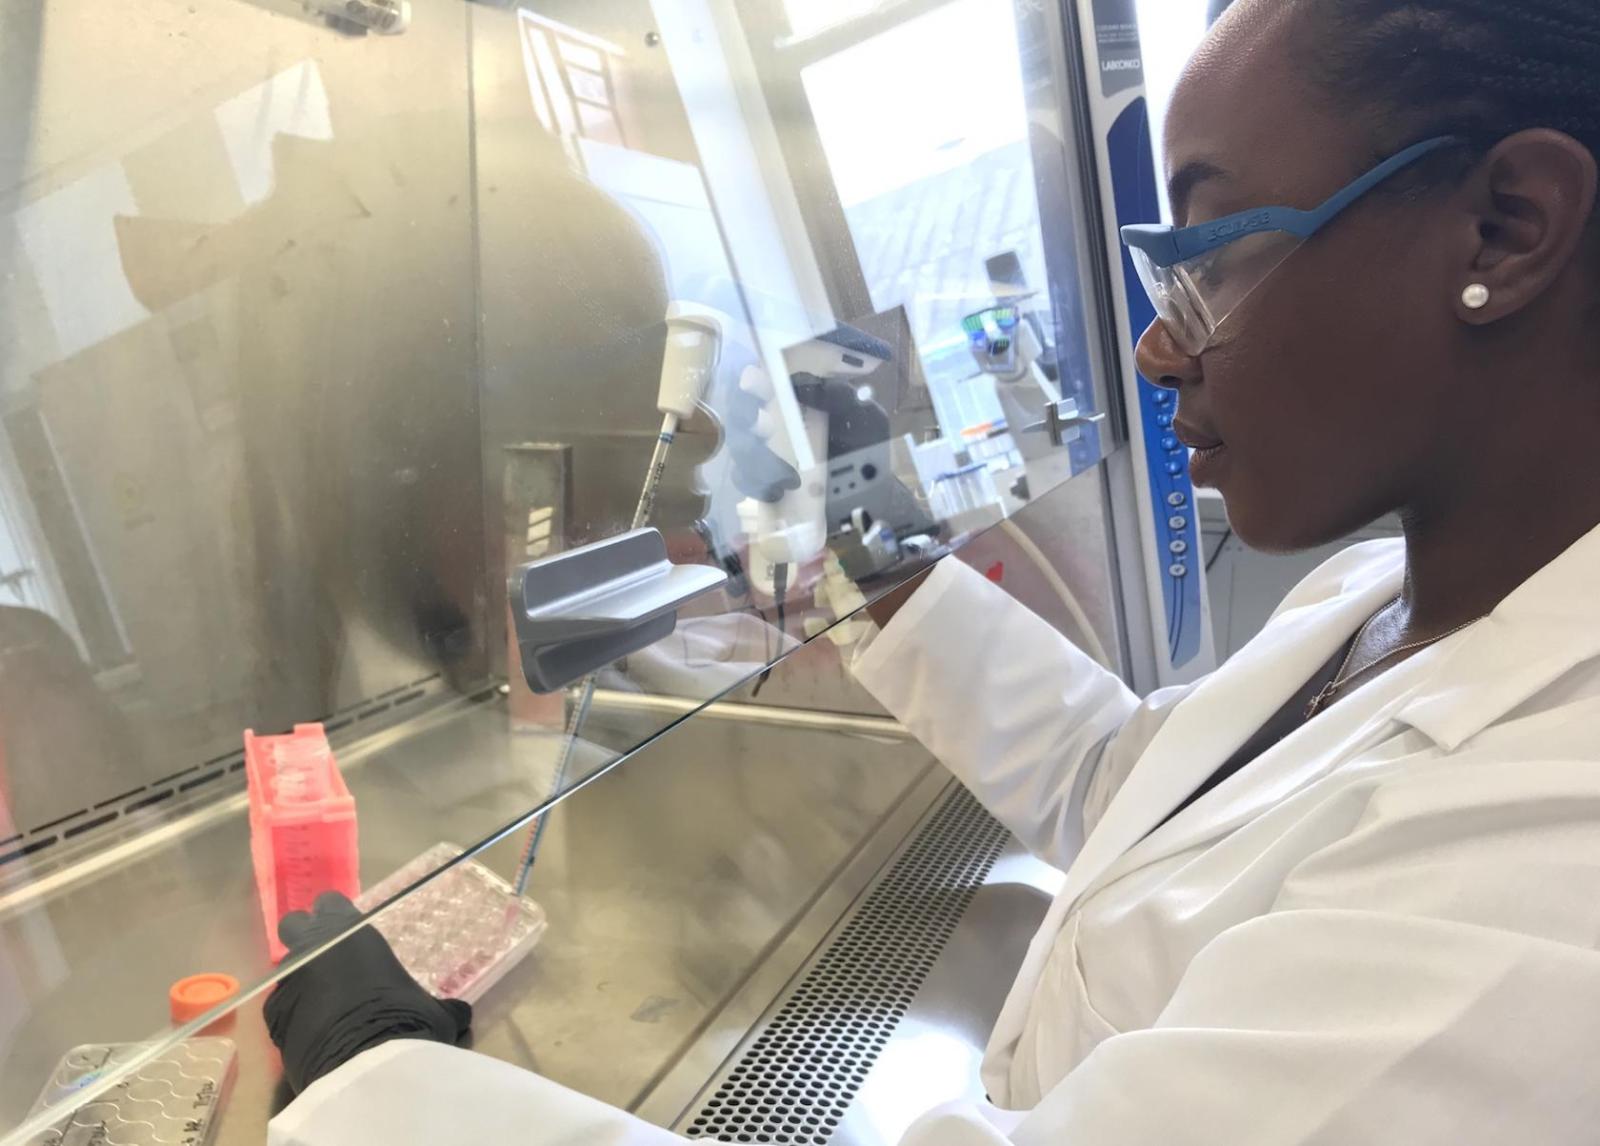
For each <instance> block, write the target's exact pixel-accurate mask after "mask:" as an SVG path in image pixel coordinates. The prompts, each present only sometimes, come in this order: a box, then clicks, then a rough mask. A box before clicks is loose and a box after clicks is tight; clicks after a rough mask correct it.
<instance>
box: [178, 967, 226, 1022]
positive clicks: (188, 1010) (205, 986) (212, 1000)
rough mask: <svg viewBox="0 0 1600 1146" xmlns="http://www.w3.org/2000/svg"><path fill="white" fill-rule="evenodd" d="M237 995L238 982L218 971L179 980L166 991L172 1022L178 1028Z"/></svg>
mask: <svg viewBox="0 0 1600 1146" xmlns="http://www.w3.org/2000/svg"><path fill="white" fill-rule="evenodd" d="M238 993H239V980H237V979H235V978H234V977H233V976H232V975H224V974H222V972H220V971H207V972H205V973H203V974H200V975H190V976H189V977H188V978H186V979H179V980H178V981H177V982H176V983H174V984H172V987H171V989H170V990H168V991H167V1002H168V1004H169V1005H170V1006H171V1009H172V1021H173V1022H174V1023H177V1024H179V1025H180V1026H181V1025H182V1024H184V1023H187V1022H189V1021H190V1020H191V1019H197V1018H199V1017H200V1016H201V1015H203V1014H205V1013H206V1012H207V1011H209V1010H210V1009H211V1008H212V1007H214V1006H216V1005H217V1004H218V1003H221V1002H223V1001H225V1000H227V999H231V998H233V996H235V995H237V994H238Z"/></svg>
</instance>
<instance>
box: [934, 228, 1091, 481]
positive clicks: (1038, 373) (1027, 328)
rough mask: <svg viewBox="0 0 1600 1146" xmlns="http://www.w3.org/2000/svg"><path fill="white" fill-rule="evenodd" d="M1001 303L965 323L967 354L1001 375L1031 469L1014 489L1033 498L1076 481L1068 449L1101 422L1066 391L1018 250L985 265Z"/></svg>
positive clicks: (1006, 406) (1002, 392) (1001, 394)
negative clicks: (1083, 410) (1068, 480)
mask: <svg viewBox="0 0 1600 1146" xmlns="http://www.w3.org/2000/svg"><path fill="white" fill-rule="evenodd" d="M984 265H985V267H986V269H987V270H988V273H989V286H990V289H991V290H992V291H993V292H994V298H995V302H994V305H993V306H989V307H986V308H984V309H983V310H980V311H977V312H975V313H973V314H969V315H967V316H966V317H965V318H963V319H962V320H961V330H962V333H963V334H965V335H966V338H967V349H968V350H969V351H971V353H972V357H973V360H974V361H975V362H976V363H977V365H978V369H979V370H981V371H983V373H985V374H988V375H991V376H993V378H994V380H995V394H996V396H997V397H998V398H999V400H1000V408H1001V410H1003V411H1004V413H1005V417H1006V426H1007V428H1008V429H1009V431H1010V433H1011V437H1012V440H1013V441H1014V442H1015V443H1016V446H1017V451H1018V452H1019V453H1020V454H1021V455H1022V460H1023V462H1024V463H1025V465H1026V467H1027V473H1025V474H1024V475H1023V476H1022V477H1021V478H1019V479H1018V480H1017V482H1016V483H1015V484H1014V485H1013V486H1012V488H1011V493H1012V496H1014V497H1016V498H1018V499H1019V500H1023V501H1026V500H1027V499H1028V498H1029V497H1030V496H1031V494H1032V493H1033V492H1036V491H1041V490H1047V489H1050V488H1052V487H1053V486H1055V485H1056V484H1058V483H1059V482H1061V481H1064V480H1066V478H1068V477H1070V476H1071V461H1070V459H1069V458H1068V457H1067V452H1066V451H1065V450H1062V449H1061V448H1060V447H1061V446H1063V445H1066V444H1068V443H1070V442H1073V441H1076V440H1077V439H1078V437H1079V436H1080V435H1081V434H1082V428H1083V427H1084V426H1085V425H1090V424H1093V423H1096V422H1098V421H1100V420H1101V416H1099V415H1091V416H1084V415H1082V414H1081V413H1080V412H1079V410H1078V404H1077V402H1076V400H1074V399H1072V398H1065V397H1063V395H1062V392H1061V372H1060V369H1059V367H1058V365H1057V361H1056V352H1055V348H1054V346H1053V345H1051V342H1050V340H1049V339H1048V337H1047V336H1046V331H1047V328H1046V326H1045V322H1044V319H1042V318H1041V317H1040V313H1039V312H1040V301H1041V300H1040V297H1039V294H1038V292H1037V291H1033V290H1030V289H1029V287H1028V282H1027V277H1026V276H1025V275H1024V274H1023V271H1022V264H1021V261H1020V260H1019V259H1018V258H1017V254H1016V252H1015V251H1007V252H1005V253H1004V254H999V255H995V256H994V257H992V258H990V259H988V260H987V261H986V262H985V264H984Z"/></svg>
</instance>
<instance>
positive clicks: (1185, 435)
mask: <svg viewBox="0 0 1600 1146" xmlns="http://www.w3.org/2000/svg"><path fill="white" fill-rule="evenodd" d="M1172 432H1173V433H1174V434H1176V435H1177V436H1178V441H1180V442H1182V443H1183V444H1184V445H1186V446H1188V447H1189V448H1190V449H1191V450H1216V449H1221V448H1222V447H1223V446H1224V445H1225V444H1226V443H1225V442H1223V440H1222V439H1221V438H1219V437H1217V435H1215V434H1209V433H1207V432H1206V431H1204V430H1202V429H1199V428H1198V427H1196V426H1194V425H1193V424H1191V423H1189V422H1185V421H1184V420H1183V419H1182V418H1178V419H1176V420H1175V421H1174V422H1173V423H1172Z"/></svg>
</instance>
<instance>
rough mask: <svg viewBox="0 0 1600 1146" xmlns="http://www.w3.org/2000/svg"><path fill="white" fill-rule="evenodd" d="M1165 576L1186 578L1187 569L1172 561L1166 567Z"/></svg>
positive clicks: (1185, 566)
mask: <svg viewBox="0 0 1600 1146" xmlns="http://www.w3.org/2000/svg"><path fill="white" fill-rule="evenodd" d="M1167 575H1168V576H1170V577H1187V576H1188V575H1189V567H1188V566H1187V565H1183V564H1180V563H1179V562H1176V561H1174V562H1173V563H1172V564H1171V565H1168V566H1167Z"/></svg>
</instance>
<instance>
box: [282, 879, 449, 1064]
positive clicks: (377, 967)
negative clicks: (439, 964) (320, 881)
mask: <svg viewBox="0 0 1600 1146" xmlns="http://www.w3.org/2000/svg"><path fill="white" fill-rule="evenodd" d="M361 918H362V915H361V911H360V910H359V909H358V908H357V907H356V905H355V904H353V903H351V902H350V901H349V900H348V899H346V898H345V897H344V896H343V895H340V894H339V893H338V892H336V891H329V892H324V893H323V894H322V895H320V896H318V897H317V902H316V904H315V905H314V907H313V910H312V912H310V913H307V912H304V911H294V912H290V913H289V914H288V915H285V916H284V917H283V919H282V920H281V921H280V922H279V923H278V938H280V939H281V940H283V943H284V946H286V947H288V948H289V953H290V955H291V956H292V955H297V954H300V953H301V952H304V951H308V950H311V949H312V948H315V947H317V946H319V945H320V944H322V943H325V942H327V941H328V940H329V939H331V938H333V937H334V936H335V935H338V934H340V933H342V932H344V931H346V930H348V929H349V928H350V927H352V926H354V925H355V924H356V923H358V922H359V921H360V920H361ZM265 1013H266V1019H267V1031H268V1033H269V1034H270V1035H271V1036H272V1041H273V1043H274V1044H276V1045H277V1048H278V1050H279V1051H281V1052H282V1053H283V1073H284V1075H285V1077H287V1078H288V1080H289V1085H290V1086H291V1087H293V1088H294V1091H295V1093H297V1094H298V1093H299V1092H300V1091H302V1090H304V1089H305V1088H306V1087H307V1086H310V1085H311V1084H312V1083H313V1082H315V1081H316V1080H317V1079H319V1078H321V1077H322V1076H323V1075H325V1074H327V1073H328V1072H329V1071H332V1070H333V1069H335V1068H336V1067H338V1066H341V1065H343V1064H344V1063H346V1062H348V1061H350V1060H351V1059H352V1058H354V1057H355V1056H356V1055H358V1054H360V1053H361V1052H362V1051H364V1050H370V1049H371V1048H373V1047H375V1046H377V1045H378V1044H380V1043H385V1042H388V1041H389V1040H390V1039H427V1040H429V1041H432V1042H441V1043H450V1044H454V1043H456V1042H457V1041H458V1040H459V1039H460V1038H461V1037H462V1036H463V1035H465V1034H466V1033H467V1030H468V1028H469V1027H470V1026H471V1025H472V1007H471V1006H470V1005H469V1004H467V1003H463V1002H461V1000H459V999H435V998H434V997H433V996H432V995H430V994H428V992H426V991H424V990H423V989H422V988H421V987H420V986H419V985H418V984H417V981H416V980H415V979H413V978H412V977H411V975H410V974H409V973H408V972H407V971H406V969H405V967H403V966H402V965H401V963H400V960H399V959H398V958H396V957H395V953H394V951H393V950H392V949H391V948H390V947H389V941H388V940H386V939H385V938H384V937H383V936H382V935H380V934H379V933H378V931H377V929H376V928H373V927H363V928H362V929H361V930H359V931H357V932H356V933H355V934H353V935H350V936H349V937H347V938H346V939H345V940H344V941H343V942H341V943H339V944H337V945H336V946H334V947H333V948H331V949H330V950H328V951H325V952H323V953H322V954H321V955H320V956H318V957H317V958H316V959H313V960H312V961H311V962H309V963H307V964H305V965H304V966H303V967H300V968H299V969H298V970H296V971H294V972H293V973H291V974H290V975H289V976H288V977H287V978H286V979H284V980H283V982H281V983H279V984H278V986H277V987H276V988H275V989H274V990H273V992H272V994H271V995H270V996H269V997H268V998H267V1004H266V1008H265Z"/></svg>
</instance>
